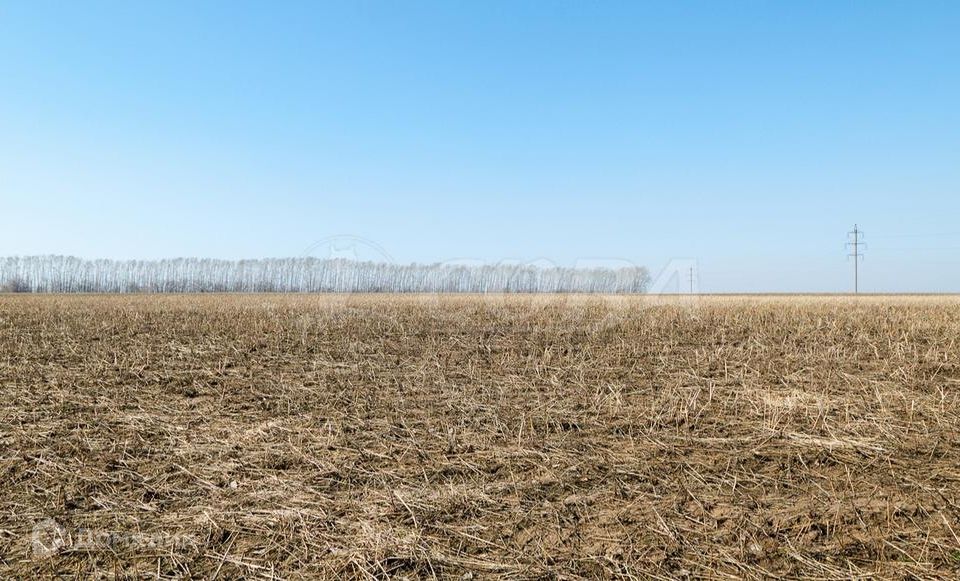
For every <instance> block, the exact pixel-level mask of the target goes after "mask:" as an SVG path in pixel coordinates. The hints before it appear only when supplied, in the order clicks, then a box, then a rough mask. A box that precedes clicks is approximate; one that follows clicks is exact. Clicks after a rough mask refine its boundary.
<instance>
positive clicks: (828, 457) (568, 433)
mask: <svg viewBox="0 0 960 581" xmlns="http://www.w3.org/2000/svg"><path fill="white" fill-rule="evenodd" d="M958 342H960V300H958V299H956V298H951V297H914V298H904V297H869V298H866V297H865V298H860V299H854V298H849V297H817V298H802V297H793V298H791V297H762V298H742V297H727V298H724V297H710V298H700V299H686V300H684V299H680V298H675V299H649V298H642V297H638V298H616V297H611V298H603V297H579V296H576V297H574V296H569V297H563V296H548V297H542V296H541V297H525V296H515V297H476V296H448V297H425V296H288V295H249V296H236V295H229V296H224V295H219V296H107V297H102V296H12V295H7V296H2V297H0V391H2V407H0V451H2V457H0V493H2V494H0V576H2V577H8V576H19V577H24V578H30V577H34V576H37V575H50V574H62V575H69V576H73V575H78V576H94V575H101V576H139V577H156V576H160V577H183V576H193V577H201V576H202V577H219V578H223V579H227V578H236V577H241V576H242V577H249V578H259V577H276V578H280V577H283V578H290V577H301V576H311V577H324V578H340V577H363V578H369V577H375V578H384V577H393V576H404V575H405V576H409V577H411V578H413V577H419V578H423V577H433V576H436V577H439V578H449V577H457V578H468V579H469V578H487V577H509V578H556V577H562V578H615V577H641V578H650V577H662V578H684V577H693V578H703V577H710V578H721V577H723V578H729V577H738V578H743V577H748V578H765V577H816V578H822V579H824V578H836V579H841V578H850V577H858V576H860V577H869V576H876V577H883V578H902V577H912V576H917V577H926V578H929V577H941V578H953V577H956V576H958V575H960V536H958V535H960V441H958V437H960V435H958V432H960V430H958V428H960V421H958V412H960V397H958V396H960V344H958ZM47 519H52V520H47ZM38 543H39V544H38ZM46 549H49V550H46Z"/></svg>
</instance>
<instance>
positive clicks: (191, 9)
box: [0, 0, 960, 292]
mask: <svg viewBox="0 0 960 581" xmlns="http://www.w3.org/2000/svg"><path fill="white" fill-rule="evenodd" d="M0 203H2V205H0V255H27V254H51V253H55V254H71V255H77V256H82V257H87V258H97V257H107V258H160V257H175V256H207V257H220V258H257V257H277V256H299V255H302V254H303V253H304V251H305V249H307V248H309V247H310V246H311V245H313V244H314V243H315V242H316V241H318V240H324V239H327V238H328V237H330V236H334V235H349V236H355V237H358V238H359V239H362V240H368V241H370V243H371V244H376V245H379V246H380V247H382V248H383V249H385V250H386V251H387V252H389V254H390V256H392V258H393V259H395V260H396V261H399V262H410V261H419V262H434V261H444V260H450V259H471V260H483V261H489V262H497V261H500V260H507V259H513V260H520V261H528V260H529V261H532V260H537V259H543V260H547V261H552V262H555V263H558V264H566V265H572V264H576V263H578V261H580V260H582V259H609V260H622V261H629V262H632V263H636V264H642V265H646V266H648V267H649V268H650V269H651V270H652V271H654V272H655V273H656V272H657V271H658V270H659V269H660V268H662V267H663V266H664V265H665V264H666V263H667V262H668V261H669V260H670V259H672V258H693V259H696V260H697V263H698V264H699V268H700V288H701V290H704V291H721V292H722V291H843V290H847V289H848V288H849V287H850V284H851V279H852V276H851V270H852V264H851V263H850V262H848V260H847V259H846V258H845V253H846V252H845V249H844V247H843V243H844V240H845V234H846V232H847V230H849V229H851V227H852V226H853V224H854V222H857V223H859V224H860V225H861V226H862V227H863V229H864V230H865V231H866V241H867V242H868V243H869V244H870V246H869V247H868V249H867V251H866V255H867V256H866V261H865V262H864V264H863V271H862V289H863V290H869V291H960V224H958V218H960V2H954V1H949V2H933V1H923V2H917V1H902V2H879V1H861V2H845V1H838V0H830V1H822V2H811V1H804V2H740V1H730V2H716V1H709V2H674V1H669V2H599V1H587V0H577V1H574V0H556V1H552V2H547V1H544V2H488V1H483V2H465V1H443V2H440V1H438V2H393V1H390V2H387V1H383V2H372V1H357V2H337V3H320V2H302V3H298V2H237V1H230V2H198V1H190V2H175V1H163V2H159V1H158V2H153V3H146V2H128V1H122V2H60V1H57V2H43V1H37V0H30V1H25V2H19V1H16V2H11V1H5V0H0Z"/></svg>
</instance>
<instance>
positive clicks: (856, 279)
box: [847, 224, 866, 294]
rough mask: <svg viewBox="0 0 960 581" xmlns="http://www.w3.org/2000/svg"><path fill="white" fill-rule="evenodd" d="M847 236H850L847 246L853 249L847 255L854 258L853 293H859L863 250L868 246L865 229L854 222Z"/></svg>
mask: <svg viewBox="0 0 960 581" xmlns="http://www.w3.org/2000/svg"><path fill="white" fill-rule="evenodd" d="M847 237H848V238H850V240H849V241H848V242H847V247H848V248H849V249H850V250H851V252H850V254H848V255H847V257H848V258H850V257H852V258H853V294H858V293H859V292H860V259H862V258H863V252H862V250H863V249H864V248H866V244H864V243H863V230H861V229H860V228H859V227H858V226H857V225H856V224H854V225H853V230H851V231H850V232H847Z"/></svg>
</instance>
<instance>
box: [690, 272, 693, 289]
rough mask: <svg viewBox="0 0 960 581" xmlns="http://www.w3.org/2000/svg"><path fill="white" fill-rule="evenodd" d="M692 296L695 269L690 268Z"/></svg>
mask: <svg viewBox="0 0 960 581" xmlns="http://www.w3.org/2000/svg"><path fill="white" fill-rule="evenodd" d="M690 294H693V267H692V266H691V267H690Z"/></svg>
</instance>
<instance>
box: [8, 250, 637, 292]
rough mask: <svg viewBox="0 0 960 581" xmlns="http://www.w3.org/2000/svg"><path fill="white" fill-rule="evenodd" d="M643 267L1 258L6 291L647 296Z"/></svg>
mask: <svg viewBox="0 0 960 581" xmlns="http://www.w3.org/2000/svg"><path fill="white" fill-rule="evenodd" d="M649 282H650V276H649V273H648V272H647V269H645V268H643V267H625V268H616V269H612V268H568V267H559V266H557V267H541V266H532V265H510V264H497V265H457V264H444V263H438V264H391V263H381V262H363V261H356V260H348V259H343V258H334V259H321V258H314V257H301V258H266V259H255V260H217V259H208V258H174V259H165V260H108V259H100V260H86V259H81V258H76V257H73V256H25V257H8V258H0V290H2V291H4V292H30V293H78V292H79V293H196V292H398V293H421V292H422V293H433V292H451V293H491V292H496V293H501V292H506V293H511V292H517V293H573V292H576V293H641V292H644V291H645V290H646V288H647V285H648V284H649Z"/></svg>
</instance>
